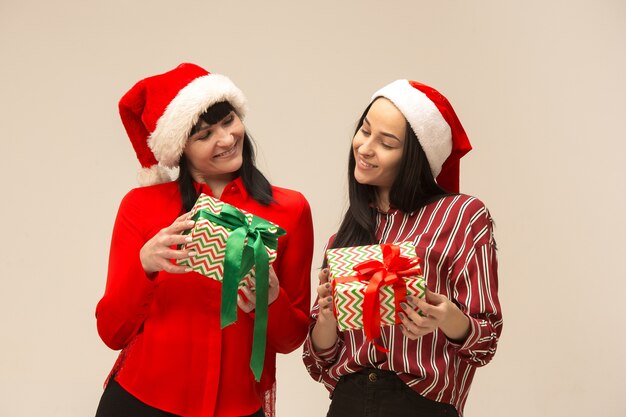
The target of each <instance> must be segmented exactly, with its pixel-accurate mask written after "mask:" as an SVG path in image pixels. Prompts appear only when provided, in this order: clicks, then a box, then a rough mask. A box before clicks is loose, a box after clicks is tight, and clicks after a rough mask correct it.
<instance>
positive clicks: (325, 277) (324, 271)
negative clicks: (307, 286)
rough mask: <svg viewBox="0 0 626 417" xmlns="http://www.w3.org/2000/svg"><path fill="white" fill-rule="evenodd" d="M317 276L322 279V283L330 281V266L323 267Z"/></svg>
mask: <svg viewBox="0 0 626 417" xmlns="http://www.w3.org/2000/svg"><path fill="white" fill-rule="evenodd" d="M317 276H318V278H319V280H320V284H325V283H327V282H329V281H330V272H329V271H328V268H324V269H322V270H321V271H320V272H319V274H317Z"/></svg>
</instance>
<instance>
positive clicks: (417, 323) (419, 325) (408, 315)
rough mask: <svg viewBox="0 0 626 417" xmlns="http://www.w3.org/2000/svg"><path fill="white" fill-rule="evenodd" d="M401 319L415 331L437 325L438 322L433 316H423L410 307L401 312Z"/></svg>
mask: <svg viewBox="0 0 626 417" xmlns="http://www.w3.org/2000/svg"><path fill="white" fill-rule="evenodd" d="M398 316H400V320H402V323H403V324H404V325H406V326H407V327H408V328H409V329H412V330H413V331H422V330H424V329H430V328H433V327H435V324H436V322H435V321H434V319H432V318H428V317H422V316H420V315H419V314H417V312H416V311H415V310H413V309H409V310H408V311H405V312H403V313H399V314H398Z"/></svg>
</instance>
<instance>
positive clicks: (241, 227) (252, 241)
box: [192, 204, 286, 381]
mask: <svg viewBox="0 0 626 417" xmlns="http://www.w3.org/2000/svg"><path fill="white" fill-rule="evenodd" d="M199 219H206V220H209V221H210V222H212V223H214V224H219V225H221V226H224V227H226V228H227V229H229V230H231V233H230V235H229V236H228V239H227V240H226V254H225V256H224V278H223V281H222V309H221V326H222V328H224V327H226V326H228V325H229V324H232V323H234V322H235V321H237V291H238V289H239V283H240V282H241V280H242V279H243V278H244V277H245V276H246V275H247V273H248V272H249V271H250V270H251V269H252V267H253V266H256V273H255V280H256V314H255V318H254V333H253V338H252V355H251V357H250V369H252V373H253V374H254V377H255V379H256V380H257V381H259V380H260V379H261V373H262V372H263V362H264V360H265V345H266V343H265V342H266V335H267V310H268V301H269V300H268V296H269V255H268V254H267V250H266V249H265V247H266V246H267V247H268V248H270V249H274V250H276V248H277V247H278V237H279V236H283V235H284V234H285V233H286V232H285V230H283V229H281V228H280V227H277V226H276V225H274V224H272V223H270V222H268V221H267V220H264V219H262V218H260V217H257V216H253V217H252V221H251V222H248V218H247V217H246V215H245V214H244V213H242V212H241V211H240V210H239V209H237V208H236V207H233V206H231V205H229V204H224V206H223V207H222V211H221V213H220V214H215V213H212V212H210V211H207V210H200V211H198V212H196V214H194V215H193V217H192V220H194V221H197V220H199ZM272 230H276V232H275V233H273V232H272Z"/></svg>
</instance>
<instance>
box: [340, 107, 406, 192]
mask: <svg viewBox="0 0 626 417" xmlns="http://www.w3.org/2000/svg"><path fill="white" fill-rule="evenodd" d="M405 136H406V119H405V118H404V115H403V114H402V113H401V112H400V110H398V109H397V108H396V106H394V105H393V103H392V102H391V101H389V100H387V99H385V98H379V99H377V100H376V101H374V103H372V105H371V106H370V108H369V111H368V112H367V115H366V116H365V118H364V119H363V124H362V125H361V127H360V128H359V130H358V131H357V133H356V134H355V135H354V138H353V139H352V150H353V153H354V159H355V167H354V178H355V179H356V180H357V182H359V183H360V184H367V185H372V186H375V187H377V193H378V195H379V197H380V198H381V199H382V200H386V201H388V196H389V190H390V189H391V186H392V185H393V183H394V181H395V180H396V177H397V175H398V171H399V168H400V161H401V160H402V153H403V150H404V141H405Z"/></svg>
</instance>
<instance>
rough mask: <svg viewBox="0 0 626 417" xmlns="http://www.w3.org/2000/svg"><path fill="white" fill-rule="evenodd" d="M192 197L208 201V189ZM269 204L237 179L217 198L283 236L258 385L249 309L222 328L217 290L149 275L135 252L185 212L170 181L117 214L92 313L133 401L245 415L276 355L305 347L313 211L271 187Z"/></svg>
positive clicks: (183, 277) (193, 412) (270, 381)
mask: <svg viewBox="0 0 626 417" xmlns="http://www.w3.org/2000/svg"><path fill="white" fill-rule="evenodd" d="M197 188H198V191H200V192H203V193H205V194H207V195H213V194H212V192H211V189H210V188H209V187H208V186H206V185H199V184H198V185H197ZM272 192H273V197H274V200H275V203H272V204H270V205H268V206H263V205H262V204H259V203H258V202H256V201H255V200H254V199H253V198H252V197H250V196H249V195H248V193H247V191H246V189H245V187H244V186H243V183H242V181H241V179H239V178H238V179H236V180H234V181H232V182H231V183H230V184H229V185H227V187H226V188H225V189H224V192H223V194H222V196H221V198H220V199H221V200H222V201H224V202H226V203H228V204H231V205H233V206H236V207H239V208H241V209H243V210H246V211H248V212H250V213H253V214H255V215H257V216H260V217H263V218H264V219H266V220H269V221H271V222H273V223H276V224H277V225H279V226H280V227H282V228H283V229H285V230H286V231H287V234H286V235H285V236H282V237H280V238H279V240H278V254H277V258H276V261H275V262H274V263H273V266H274V269H275V271H276V275H277V276H278V279H279V281H280V293H279V296H278V298H277V299H276V300H275V301H274V302H273V303H272V304H271V305H270V307H269V312H268V327H267V350H266V356H265V366H264V370H263V375H262V378H261V381H260V382H256V381H255V380H254V376H253V374H252V371H251V370H250V365H249V360H250V353H251V347H252V328H253V323H254V316H253V313H250V314H246V313H244V312H243V311H241V310H239V315H238V320H237V322H236V323H235V324H232V325H230V326H228V327H226V328H224V329H220V299H221V284H220V283H219V282H217V281H215V280H212V279H209V278H206V277H204V276H202V275H200V274H198V273H196V272H189V273H186V274H170V273H167V272H163V271H162V272H159V273H157V274H156V276H154V277H148V276H147V275H146V273H145V271H144V270H143V268H142V266H141V262H140V259H139V250H140V249H141V247H142V246H143V245H144V243H145V242H146V241H148V240H149V239H150V238H151V237H152V236H154V235H155V234H156V233H157V232H158V231H159V230H161V229H162V228H164V227H167V226H169V225H170V224H171V223H172V222H173V221H174V219H175V218H176V217H178V216H179V215H180V214H181V210H182V204H181V197H180V193H179V190H178V184H177V183H176V182H169V183H165V184H159V185H155V186H150V187H143V188H136V189H133V190H131V191H130V192H129V193H128V194H127V195H126V196H125V197H124V199H123V200H122V203H121V205H120V208H119V212H118V214H117V218H116V221H115V226H114V229H113V237H112V241H111V252H110V257H109V271H108V276H107V283H106V289H105V293H104V296H103V297H102V299H101V300H100V302H99V303H98V306H97V308H96V318H97V325H98V332H99V334H100V337H101V338H102V340H103V341H104V343H106V344H107V346H109V347H110V348H111V349H116V350H117V349H122V352H121V353H120V356H119V359H118V361H117V363H116V364H115V366H114V368H113V370H112V371H111V374H112V375H114V378H115V380H116V381H117V382H118V383H119V384H120V385H122V386H123V387H124V388H125V389H126V390H127V391H128V392H130V393H131V394H132V395H134V396H135V397H137V398H138V399H139V400H141V401H143V402H144V403H146V404H149V405H151V406H153V407H156V408H158V409H161V410H164V411H168V412H170V413H174V414H178V415H181V416H189V417H200V416H220V417H221V416H224V417H227V416H241V415H247V414H251V413H253V412H255V411H256V410H258V409H259V408H260V407H261V405H262V403H263V398H264V394H265V393H266V392H268V390H270V389H272V387H273V385H274V382H275V363H276V362H275V359H276V353H277V352H278V353H289V352H291V351H293V350H295V349H296V348H297V347H298V346H300V344H302V342H303V341H304V339H305V337H306V334H307V328H308V313H309V307H310V274H311V257H312V253H313V226H312V221H311V211H310V207H309V204H308V202H307V201H306V199H305V198H304V196H303V195H302V194H300V193H298V192H296V191H292V190H287V189H284V188H278V187H272Z"/></svg>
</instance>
